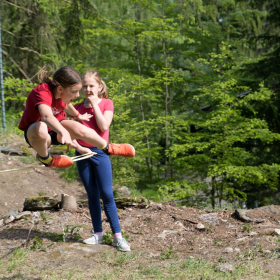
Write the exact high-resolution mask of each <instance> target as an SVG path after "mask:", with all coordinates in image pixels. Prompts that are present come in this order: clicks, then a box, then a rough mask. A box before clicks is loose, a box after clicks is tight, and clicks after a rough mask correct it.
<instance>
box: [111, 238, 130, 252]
mask: <svg viewBox="0 0 280 280" xmlns="http://www.w3.org/2000/svg"><path fill="white" fill-rule="evenodd" d="M112 246H114V247H117V249H118V250H120V251H122V252H129V251H130V247H129V244H128V243H127V241H126V240H125V239H124V238H114V241H113V242H112Z"/></svg>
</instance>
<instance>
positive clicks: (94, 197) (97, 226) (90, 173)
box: [76, 147, 121, 234]
mask: <svg viewBox="0 0 280 280" xmlns="http://www.w3.org/2000/svg"><path fill="white" fill-rule="evenodd" d="M90 149H91V150H92V151H93V152H96V153H97V154H96V155H94V156H92V157H91V158H90V159H84V160H80V161H77V162H76V164H77V167H78V172H79V175H80V178H81V180H82V182H83V184H84V187H85V189H86V192H87V195H88V206H89V212H90V215H91V220H92V225H93V229H94V232H102V220H101V203H100V198H101V199H102V201H103V206H104V211H105V214H106V216H107V218H108V220H109V223H110V226H111V230H112V232H113V234H115V233H118V232H121V228H120V223H119V217H118V212H117V207H116V203H115V200H114V195H113V188H112V183H113V182H112V167H111V161H110V158H109V156H108V155H106V154H105V153H104V152H103V151H101V150H99V149H98V148H96V147H92V148H90ZM76 155H80V154H79V153H78V152H77V151H76Z"/></svg>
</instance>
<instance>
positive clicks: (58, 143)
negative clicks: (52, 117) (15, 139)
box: [24, 130, 63, 147]
mask: <svg viewBox="0 0 280 280" xmlns="http://www.w3.org/2000/svg"><path fill="white" fill-rule="evenodd" d="M26 133H27V131H24V138H25V141H26V143H27V144H28V145H29V146H30V147H32V146H31V145H30V143H29V141H28V139H27V136H26ZM49 135H50V136H51V139H52V144H51V145H63V144H61V143H60V142H58V140H57V133H56V132H55V131H53V130H52V131H49Z"/></svg>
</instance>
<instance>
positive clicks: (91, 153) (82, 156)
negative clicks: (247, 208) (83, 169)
mask: <svg viewBox="0 0 280 280" xmlns="http://www.w3.org/2000/svg"><path fill="white" fill-rule="evenodd" d="M94 155H96V153H95V152H90V153H86V154H83V155H79V156H75V157H70V159H72V161H79V160H83V159H87V158H90V157H92V156H94ZM65 157H68V156H65ZM42 167H46V166H45V165H39V166H38V165H37V166H27V167H22V168H16V169H7V170H1V171H0V173H7V172H14V171H23V170H28V169H32V168H42Z"/></svg>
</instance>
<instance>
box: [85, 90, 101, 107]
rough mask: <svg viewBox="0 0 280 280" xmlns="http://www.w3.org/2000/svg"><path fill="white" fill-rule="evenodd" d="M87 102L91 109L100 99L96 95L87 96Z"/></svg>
mask: <svg viewBox="0 0 280 280" xmlns="http://www.w3.org/2000/svg"><path fill="white" fill-rule="evenodd" d="M87 100H88V102H89V104H91V106H92V107H94V106H95V105H98V103H99V101H100V99H99V98H98V93H94V94H91V95H88V96H87Z"/></svg>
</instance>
